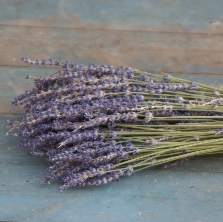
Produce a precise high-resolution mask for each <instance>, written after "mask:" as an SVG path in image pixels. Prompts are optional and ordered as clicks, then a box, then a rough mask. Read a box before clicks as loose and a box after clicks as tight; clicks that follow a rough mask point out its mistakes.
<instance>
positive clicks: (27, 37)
mask: <svg viewBox="0 0 223 222" xmlns="http://www.w3.org/2000/svg"><path fill="white" fill-rule="evenodd" d="M187 2H188V3H183V2H181V3H179V1H175V0H169V1H167V2H165V3H164V1H152V0H150V1H145V0H141V1H139V2H138V1H137V2H133V1H121V2H118V1H114V2H112V3H106V4H105V3H104V4H103V3H102V2H101V1H96V2H95V1H94V3H91V1H83V2H81V3H80V2H79V1H48V2H45V1H39V2H38V3H34V2H27V1H17V2H15V1H7V4H5V5H3V7H1V9H0V21H1V22H0V50H1V51H2V52H5V51H7V53H2V54H1V55H0V65H2V66H8V65H11V66H20V65H24V64H21V62H20V57H21V56H23V55H27V56H29V57H31V58H33V59H35V58H36V57H38V58H41V57H49V56H51V57H53V58H55V59H59V60H61V59H68V60H72V61H75V62H77V63H80V62H81V63H85V64H88V63H106V64H113V65H116V66H117V65H129V66H132V67H135V68H141V69H143V70H147V71H156V72H159V71H164V72H177V73H206V74H222V73H223V65H222V60H223V53H222V49H223V45H222V38H223V35H222V34H223V25H222V24H223V23H222V19H223V17H222V14H221V10H220V8H221V7H220V6H221V5H222V3H221V4H220V5H219V4H217V3H219V1H218V0H215V1H211V2H210V1H208V0H205V1H197V2H196V4H190V3H191V2H190V1H187ZM189 2H190V3H189ZM115 3H117V4H115ZM215 3H216V4H215ZM203 5H206V6H207V7H206V8H207V9H206V10H204V9H203V8H202V6H203ZM201 8H202V9H201ZM15 9H17V10H18V11H16V12H15ZM167 9H168V10H167ZM6 12H7V14H6ZM90 12H91V13H90ZM23 13H24V14H23ZM206 13H207V15H206Z"/></svg>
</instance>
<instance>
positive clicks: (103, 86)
mask: <svg viewBox="0 0 223 222" xmlns="http://www.w3.org/2000/svg"><path fill="white" fill-rule="evenodd" d="M21 60H22V61H24V62H26V63H27V64H31V65H48V66H60V67H62V70H60V71H58V72H56V73H54V74H52V75H50V76H48V77H33V76H27V78H32V79H33V80H34V87H33V88H32V89H30V90H28V91H26V92H25V93H24V94H21V95H19V96H17V98H15V99H14V100H13V101H12V104H14V105H21V106H23V108H24V115H23V119H22V121H21V123H18V122H16V121H15V120H11V121H10V122H9V125H10V126H12V127H13V129H15V130H17V132H16V133H15V132H14V131H13V130H11V131H9V134H11V135H18V136H25V137H26V138H25V139H23V140H22V141H21V143H20V145H21V146H22V147H30V148H31V150H32V152H31V153H32V154H33V155H39V156H45V157H46V160H47V161H48V162H49V163H50V167H49V168H48V169H47V175H46V176H45V177H44V179H43V181H42V182H41V183H46V182H47V181H49V180H51V179H57V178H59V179H60V180H61V181H62V182H63V185H62V186H61V187H60V188H59V190H60V191H61V192H62V191H63V189H65V188H68V187H72V186H76V187H83V186H92V185H95V186H98V185H101V184H106V183H109V182H111V181H114V180H119V179H120V178H121V177H126V176H130V175H131V174H132V173H133V166H131V165H129V164H122V165H120V163H123V161H124V160H127V159H131V158H134V156H132V155H137V154H139V153H140V146H138V145H140V144H139V143H141V145H142V144H143V145H145V144H146V145H148V144H149V145H148V146H151V147H153V146H156V145H157V143H160V142H164V141H168V140H172V139H173V137H171V136H169V137H165V138H164V137H159V138H158V137H154V138H150V139H148V138H146V137H143V138H144V140H145V141H144V143H143V142H142V141H140V140H137V139H135V140H134V141H135V142H136V144H135V143H134V142H132V141H131V135H130V134H129V135H127V136H126V137H121V136H120V135H122V134H121V133H122V132H123V131H126V132H130V131H131V130H132V129H128V127H126V125H128V124H129V123H131V124H132V125H134V124H135V123H136V124H141V125H142V123H143V124H146V125H147V126H145V125H142V127H143V126H144V127H149V125H152V124H156V125H159V124H163V122H162V121H157V120H154V119H155V118H156V117H166V116H170V117H173V116H184V115H185V116H186V115H190V113H191V112H189V111H188V110H189V108H188V107H189V106H190V103H189V102H190V101H188V100H187V99H185V98H186V97H185V98H183V97H184V96H181V95H185V94H186V91H190V92H191V91H192V90H195V91H196V90H197V89H198V85H197V84H196V83H193V82H191V83H188V84H186V83H179V82H177V83H173V82H172V81H171V79H172V77H171V76H170V75H168V74H165V76H164V79H163V80H161V81H157V80H156V79H152V78H151V77H149V76H148V75H145V74H140V75H138V74H137V72H136V70H134V69H132V68H130V67H123V66H120V67H117V68H114V67H113V66H107V65H95V64H92V65H88V66H83V65H76V64H70V63H68V61H64V62H58V61H53V60H52V59H42V60H39V59H37V60H36V61H32V60H30V59H29V58H26V57H23V58H22V59H21ZM136 74H137V75H136ZM177 91H180V92H181V93H180V95H176V93H175V92H177ZM182 91H183V92H182ZM211 93H212V94H213V95H215V96H219V92H218V91H213V92H211ZM150 97H152V98H153V101H150V100H149V98H150ZM154 98H156V99H157V101H156V100H155V99H154ZM202 102H203V101H202ZM222 102H223V100H221V99H215V100H211V101H208V102H207V104H215V105H221V104H222ZM203 103H204V102H203ZM173 104H175V105H176V107H180V108H179V109H176V108H175V109H173ZM203 113H204V112H203ZM209 114H210V115H218V114H217V112H213V113H210V112H206V114H204V115H209ZM193 115H194V114H193ZM198 115H202V113H199V112H198ZM125 127H126V128H125ZM135 128H136V129H137V126H136V127H135ZM133 129H134V127H133ZM139 129H140V127H139ZM124 133H125V132H124ZM220 133H221V131H219V132H218V134H220ZM139 141H140V142H139ZM137 147H139V148H137ZM171 164H172V165H173V164H175V162H174V163H170V165H171ZM118 166H121V167H118Z"/></svg>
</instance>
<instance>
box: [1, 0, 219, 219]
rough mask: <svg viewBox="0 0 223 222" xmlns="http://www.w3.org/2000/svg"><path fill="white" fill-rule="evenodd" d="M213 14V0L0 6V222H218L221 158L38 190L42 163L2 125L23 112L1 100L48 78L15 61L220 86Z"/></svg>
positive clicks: (19, 1)
mask: <svg viewBox="0 0 223 222" xmlns="http://www.w3.org/2000/svg"><path fill="white" fill-rule="evenodd" d="M222 7H223V2H222V1H220V0H213V1H208V0H196V1H191V0H185V1H176V0H169V1H164V0H140V1H117V0H115V1H100V0H95V1H89V0H85V1H77V0H66V1H64V0H49V1H43V0H39V1H26V0H3V1H1V7H0V51H1V54H0V127H1V130H0V169H1V170H0V220H1V221H7V220H9V221H11V220H12V221H37V222H38V221H41V222H42V221H44V222H45V221H64V222H66V221H68V222H70V221H84V222H85V221H97V222H100V221H103V222H104V221H111V222H113V221H124V222H125V221H128V222H131V221H152V222H153V221H154V222H160V221H167V222H168V221H170V222H172V221H173V222H174V221H176V222H178V221H182V222H187V221H197V222H198V221H201V222H205V221H207V222H209V221H221V220H222V210H223V205H222V202H223V189H222V186H223V177H222V173H223V165H222V161H223V157H222V156H216V155H215V156H211V157H199V158H195V159H191V160H190V161H188V162H186V163H185V164H184V165H180V166H177V167H175V168H170V169H166V170H162V169H149V170H145V171H143V172H139V173H136V174H133V175H132V176H131V177H129V178H125V179H122V180H120V182H114V183H111V184H107V185H105V186H100V187H95V188H85V189H76V188H71V189H67V190H65V191H64V192H63V194H60V193H59V192H58V191H57V188H58V187H59V186H60V182H59V181H53V182H51V184H48V185H38V184H37V183H38V182H39V181H40V180H41V179H42V177H43V176H44V175H45V172H44V171H45V169H46V168H47V166H48V165H47V163H46V161H45V160H44V158H41V157H35V156H32V155H31V154H30V150H29V149H21V148H19V145H18V144H19V140H20V138H16V137H5V133H6V132H7V130H8V129H7V127H6V126H7V121H6V120H7V119H10V118H16V119H21V115H22V114H21V113H22V109H20V108H19V107H13V106H12V105H11V104H10V101H11V100H12V98H13V97H15V96H16V95H18V94H20V93H23V92H24V91H25V90H26V89H29V88H30V87H31V86H32V80H25V77H26V76H27V75H28V74H31V75H34V76H35V75H37V76H47V75H49V74H52V73H53V72H54V71H55V70H57V69H55V68H49V67H43V68H37V67H25V66H26V65H25V64H24V63H22V62H21V61H20V57H22V56H29V57H30V58H31V59H35V58H42V57H48V56H51V57H52V58H54V59H56V60H70V61H73V62H76V63H82V64H88V63H99V64H101V63H107V64H112V65H116V66H117V65H129V66H131V67H134V68H138V69H141V70H145V71H157V72H160V71H164V72H170V73H173V75H176V76H179V77H180V78H186V79H191V80H192V81H198V82H202V83H207V84H210V85H213V86H216V87H221V86H222V85H223V77H222V75H219V74H223V65H222V64H223V63H222V61H223V54H222V50H223V44H222V34H223V25H222V22H223V17H222ZM22 66H24V67H22ZM195 73H206V74H209V75H198V74H196V75H195ZM214 74H218V75H214Z"/></svg>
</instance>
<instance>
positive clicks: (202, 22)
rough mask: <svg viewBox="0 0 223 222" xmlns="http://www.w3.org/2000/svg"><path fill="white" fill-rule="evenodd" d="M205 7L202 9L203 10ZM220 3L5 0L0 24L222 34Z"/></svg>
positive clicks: (143, 0)
mask: <svg viewBox="0 0 223 222" xmlns="http://www.w3.org/2000/svg"><path fill="white" fill-rule="evenodd" d="M204 5H205V7H203V6H204ZM222 7H223V3H222V1H219V0H213V1H209V0H196V2H194V1H191V0H187V1H176V0H169V1H163V0H139V1H127V0H124V1H119V0H114V1H107V2H102V1H100V0H95V1H94V2H92V1H90V0H85V1H78V0H66V1H61V0H48V1H44V0H39V1H38V3H37V2H35V1H29V2H27V1H24V0H17V1H15V0H7V1H6V0H5V1H3V3H2V4H1V8H0V21H1V22H0V23H1V24H6V25H9V24H10V25H25V26H44V27H72V28H90V29H97V28H100V29H106V30H107V29H119V30H146V31H147V30H155V31H160V30H161V31H168V32H169V31H171V30H173V31H180V32H182V31H194V32H198V31H199V32H204V33H207V32H211V31H213V32H214V31H215V32H221V33H222V31H223V29H222V20H223V18H222Z"/></svg>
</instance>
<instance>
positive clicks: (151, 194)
mask: <svg viewBox="0 0 223 222" xmlns="http://www.w3.org/2000/svg"><path fill="white" fill-rule="evenodd" d="M0 167H1V175H0V179H1V189H0V197H1V198H0V204H1V207H0V215H1V220H13V221H14V220H15V221H34V220H35V221H46V220H51V221H73V219H74V218H75V221H176V222H178V221H202V222H203V221H221V218H222V213H221V212H222V209H223V207H222V204H221V203H222V196H223V191H222V183H223V179H222V178H223V177H222V174H219V173H198V172H194V173H193V172H191V173H188V172H178V171H175V172H174V171H158V170H150V171H144V172H141V173H137V174H134V175H132V176H131V177H129V178H125V179H122V180H120V182H119V183H118V182H114V183H111V184H108V185H105V186H100V187H95V188H88V189H75V188H72V189H67V190H65V191H64V192H63V194H60V193H59V192H58V191H57V188H58V186H59V185H60V183H59V182H53V183H51V184H50V185H38V184H37V182H38V181H39V178H40V177H42V176H43V175H44V173H43V171H44V166H42V165H39V166H37V165H18V164H14V165H13V164H0ZM191 186H193V188H189V187H191Z"/></svg>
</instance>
